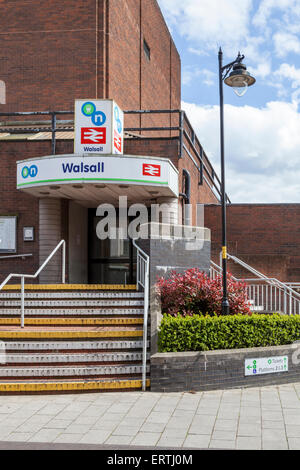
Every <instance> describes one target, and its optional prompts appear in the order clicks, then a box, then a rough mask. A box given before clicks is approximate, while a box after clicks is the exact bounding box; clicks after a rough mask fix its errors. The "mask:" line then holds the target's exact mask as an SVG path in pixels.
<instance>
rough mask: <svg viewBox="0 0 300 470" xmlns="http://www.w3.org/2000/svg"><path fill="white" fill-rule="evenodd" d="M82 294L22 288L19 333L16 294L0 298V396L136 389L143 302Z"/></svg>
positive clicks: (99, 292)
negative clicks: (21, 312) (21, 325)
mask: <svg viewBox="0 0 300 470" xmlns="http://www.w3.org/2000/svg"><path fill="white" fill-rule="evenodd" d="M86 287H87V289H84V286H81V285H80V286H72V287H70V286H68V285H59V286H57V289H55V286H52V285H51V286H48V285H47V286H44V287H43V288H42V287H41V286H26V295H25V327H24V328H23V329H22V328H21V327H20V300H21V299H20V292H18V291H17V288H16V287H14V288H13V287H12V286H9V288H8V289H5V290H3V291H1V292H0V341H2V343H1V345H2V346H3V347H2V348H1V351H0V394H2V393H4V394H6V393H54V392H57V393H61V392H75V391H78V392H79V391H80V392H84V391H106V390H132V389H140V388H141V386H142V338H143V314H144V311H143V304H144V299H143V294H141V293H139V292H136V291H133V290H129V289H122V290H118V289H117V288H118V286H114V287H113V288H110V289H106V288H103V289H101V288H99V286H98V287H97V286H93V287H94V289H91V288H90V286H86ZM105 287H106V286H105ZM148 346H149V342H148ZM4 349H5V354H2V353H3V351H4ZM148 360H149V353H148ZM149 367H150V366H149V363H148V365H147V374H149V372H150V370H149ZM147 384H148V385H149V380H148V381H147Z"/></svg>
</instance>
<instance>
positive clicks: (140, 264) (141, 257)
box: [132, 240, 150, 392]
mask: <svg viewBox="0 0 300 470" xmlns="http://www.w3.org/2000/svg"><path fill="white" fill-rule="evenodd" d="M132 242H133V246H134V247H135V248H136V249H137V270H136V280H137V287H139V286H141V287H142V289H143V290H144V323H143V364H142V384H143V385H142V387H143V391H144V392H145V391H146V382H147V380H146V374H147V340H148V314H149V271H150V258H149V256H148V255H147V254H146V253H145V252H144V251H143V250H142V249H141V248H140V247H139V246H138V245H137V244H136V241H135V240H132Z"/></svg>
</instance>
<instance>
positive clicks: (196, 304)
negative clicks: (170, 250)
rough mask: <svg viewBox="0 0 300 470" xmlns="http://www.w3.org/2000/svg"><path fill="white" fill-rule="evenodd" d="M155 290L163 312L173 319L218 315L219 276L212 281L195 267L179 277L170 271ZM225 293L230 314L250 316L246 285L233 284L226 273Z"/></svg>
mask: <svg viewBox="0 0 300 470" xmlns="http://www.w3.org/2000/svg"><path fill="white" fill-rule="evenodd" d="M156 289H157V292H158V293H159V295H160V298H161V304H162V312H163V313H166V314H170V315H173V316H177V315H178V314H180V315H183V316H188V315H190V316H192V315H194V314H199V313H202V314H204V315H205V314H208V315H220V314H221V304H222V295H223V290H222V276H218V277H216V279H211V278H210V277H209V275H207V274H206V273H204V272H202V271H200V270H199V269H196V268H193V269H188V270H187V271H185V272H184V273H182V274H181V273H177V272H176V271H172V273H171V275H170V277H169V278H168V279H165V278H163V277H161V278H159V279H158V281H157V284H156ZM227 290H228V300H229V305H230V314H231V315H236V314H242V315H250V314H251V311H250V307H249V300H248V297H247V291H246V284H245V283H243V282H238V281H235V280H234V279H233V277H232V275H231V274H229V273H228V278H227Z"/></svg>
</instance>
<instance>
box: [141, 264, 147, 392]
mask: <svg viewBox="0 0 300 470" xmlns="http://www.w3.org/2000/svg"><path fill="white" fill-rule="evenodd" d="M144 272H145V284H144V332H143V377H142V382H143V391H144V392H145V391H146V388H147V381H146V372H147V336H148V331H147V326H148V309H149V259H147V261H145V269H144Z"/></svg>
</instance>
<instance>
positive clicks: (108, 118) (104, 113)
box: [74, 99, 124, 155]
mask: <svg viewBox="0 0 300 470" xmlns="http://www.w3.org/2000/svg"><path fill="white" fill-rule="evenodd" d="M74 127H75V138H74V153H75V154H80V155H89V154H93V153H94V154H108V155H111V154H118V155H120V154H123V149H124V136H123V131H124V113H123V111H122V110H121V109H120V107H119V106H118V105H117V104H116V103H115V102H114V101H113V100H89V99H86V100H76V101H75V126H74Z"/></svg>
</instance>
